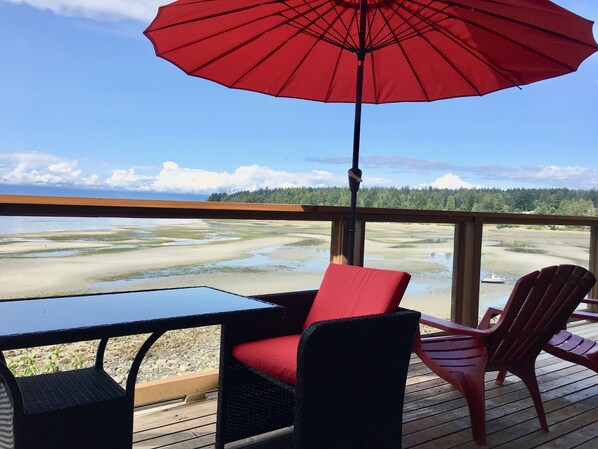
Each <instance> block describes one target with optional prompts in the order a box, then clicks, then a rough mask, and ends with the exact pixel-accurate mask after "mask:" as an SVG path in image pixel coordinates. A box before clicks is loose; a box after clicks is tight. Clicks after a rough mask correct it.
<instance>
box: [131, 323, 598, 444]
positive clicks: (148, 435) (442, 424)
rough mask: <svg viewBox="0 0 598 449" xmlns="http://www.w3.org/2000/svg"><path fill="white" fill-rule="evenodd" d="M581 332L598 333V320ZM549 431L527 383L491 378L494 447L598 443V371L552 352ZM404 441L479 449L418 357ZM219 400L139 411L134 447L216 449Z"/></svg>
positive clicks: (547, 361)
mask: <svg viewBox="0 0 598 449" xmlns="http://www.w3.org/2000/svg"><path fill="white" fill-rule="evenodd" d="M575 332H576V333H578V334H579V335H583V336H585V337H591V338H595V339H598V324H596V323H594V324H581V325H578V326H576V327H575ZM536 371H537V376H538V383H539V385H540V391H541V393H542V399H543V401H544V409H545V411H546V417H547V420H548V424H549V426H550V431H549V432H544V431H542V430H541V429H540V425H539V423H538V419H537V416H536V412H535V409H534V407H533V404H532V400H531V398H530V397H529V394H528V392H527V389H526V388H525V386H524V385H523V383H522V382H521V381H520V380H519V379H518V378H516V377H515V376H512V375H509V376H507V378H506V380H505V383H504V385H502V386H499V385H496V384H495V382H494V379H495V373H494V374H492V373H490V374H488V375H487V377H486V426H487V433H488V445H487V446H486V447H488V448H498V447H500V448H504V449H527V448H530V449H531V448H536V447H541V448H558V449H568V448H570V449H572V448H576V449H590V448H592V449H593V448H594V447H596V441H598V374H596V373H594V372H593V371H591V370H589V369H587V368H584V367H582V366H578V365H574V364H572V363H569V362H565V361H562V360H560V359H557V358H555V357H552V356H550V355H549V354H545V353H542V354H541V355H540V357H539V358H538V362H537V364H536ZM406 391H407V393H406V397H405V412H404V420H403V446H404V447H405V448H413V449H424V448H425V449H434V448H438V449H449V448H463V449H476V448H479V447H480V446H478V445H477V444H476V443H474V442H473V441H472V440H471V428H470V425H469V414H468V411H467V405H466V403H465V400H464V399H463V398H462V397H461V396H460V395H459V394H458V393H457V392H456V391H455V390H454V389H453V388H452V387H451V386H450V385H449V384H447V383H446V382H444V381H443V380H441V379H439V378H438V377H437V376H435V375H434V374H432V373H431V372H430V371H429V370H428V369H427V367H426V366H425V365H424V364H423V363H421V362H420V361H419V359H417V357H415V356H414V357H413V358H412V360H411V366H410V370H409V378H408V380H407V390H406ZM215 421H216V401H213V400H212V401H205V402H197V403H194V404H189V405H182V404H175V405H170V406H162V407H157V408H155V409H146V410H142V411H139V412H137V413H136V415H135V434H134V442H135V443H134V447H135V448H136V449H149V448H165V449H199V448H205V449H213V447H214V446H213V445H214V432H215Z"/></svg>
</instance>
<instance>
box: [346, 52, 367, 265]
mask: <svg viewBox="0 0 598 449" xmlns="http://www.w3.org/2000/svg"><path fill="white" fill-rule="evenodd" d="M362 93H363V55H362V54H360V55H358V59H357V86H356V95H355V124H354V127H353V165H352V166H351V169H350V170H349V190H350V191H351V207H350V210H349V242H348V243H349V244H348V250H349V254H348V256H349V257H348V259H349V260H348V261H349V265H354V264H355V260H354V257H355V222H356V215H357V191H358V190H359V184H360V183H361V170H360V169H359V141H360V136H361V102H362Z"/></svg>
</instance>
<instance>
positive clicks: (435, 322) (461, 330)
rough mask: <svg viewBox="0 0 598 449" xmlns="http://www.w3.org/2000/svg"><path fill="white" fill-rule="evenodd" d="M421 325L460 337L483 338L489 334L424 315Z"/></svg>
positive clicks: (420, 321)
mask: <svg viewBox="0 0 598 449" xmlns="http://www.w3.org/2000/svg"><path fill="white" fill-rule="evenodd" d="M419 324H424V325H426V326H430V327H434V328H436V329H440V330H443V331H446V332H450V333H453V334H458V335H467V336H469V337H483V336H485V335H487V334H488V331H486V330H482V329H475V328H473V327H469V326H464V325H462V324H457V323H453V322H452V321H448V320H443V319H441V318H436V317H434V316H431V315H426V314H424V313H422V315H421V318H420V320H419Z"/></svg>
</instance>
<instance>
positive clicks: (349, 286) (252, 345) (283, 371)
mask: <svg viewBox="0 0 598 449" xmlns="http://www.w3.org/2000/svg"><path fill="white" fill-rule="evenodd" d="M410 278H411V276H410V275H409V274H408V273H403V272H400V271H389V270H377V269H374V268H362V267H354V266H350V265H336V264H331V265H329V266H328V269H327V270H326V273H325V274H324V279H323V280H322V285H321V286H320V289H319V290H318V294H317V295H316V298H315V300H314V303H313V305H312V307H311V309H310V311H309V314H308V316H307V319H306V320H305V323H304V324H303V328H304V329H305V328H306V327H307V326H309V325H310V324H312V323H314V322H316V321H322V320H330V319H335V318H347V317H354V316H362V315H373V314H380V313H385V312H390V311H392V310H396V309H397V307H398V306H399V302H400V301H401V298H402V297H403V293H405V289H406V288H407V284H408V283H409V279H410ZM300 338H301V335H287V336H283V337H276V338H268V339H265V340H259V341H252V342H249V343H242V344H239V345H236V346H234V347H233V357H234V358H236V359H237V360H239V361H240V362H242V363H245V364H246V365H248V366H250V367H252V368H254V369H256V370H258V371H260V372H262V373H264V374H267V375H269V376H272V377H274V378H276V379H279V380H282V381H283V382H286V383H289V384H292V385H295V384H296V382H297V349H298V347H299V339H300Z"/></svg>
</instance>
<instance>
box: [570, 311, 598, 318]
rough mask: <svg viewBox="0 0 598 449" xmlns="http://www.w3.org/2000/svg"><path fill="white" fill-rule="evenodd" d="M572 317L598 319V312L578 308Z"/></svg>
mask: <svg viewBox="0 0 598 449" xmlns="http://www.w3.org/2000/svg"><path fill="white" fill-rule="evenodd" d="M571 318H576V319H578V320H588V321H598V313H594V312H586V311H583V310H578V311H576V312H573V313H572V314H571Z"/></svg>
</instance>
